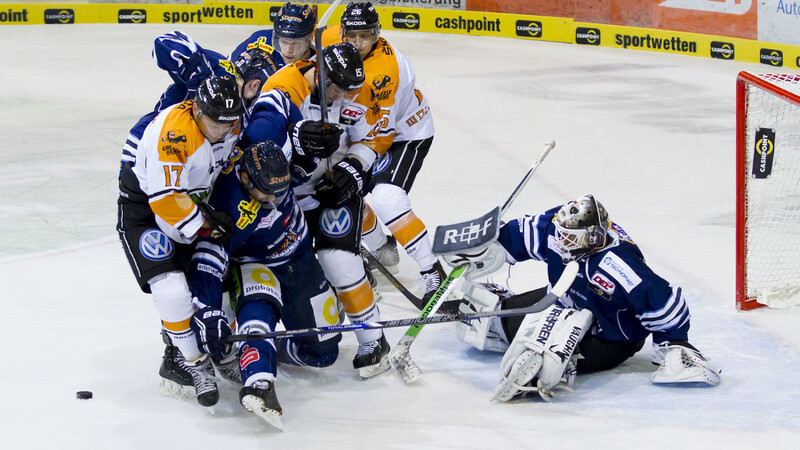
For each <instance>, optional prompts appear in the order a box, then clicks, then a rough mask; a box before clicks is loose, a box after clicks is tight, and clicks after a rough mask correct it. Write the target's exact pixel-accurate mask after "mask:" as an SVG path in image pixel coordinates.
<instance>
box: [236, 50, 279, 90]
mask: <svg viewBox="0 0 800 450" xmlns="http://www.w3.org/2000/svg"><path fill="white" fill-rule="evenodd" d="M233 65H234V66H235V67H236V72H237V73H238V74H239V75H240V76H241V77H242V79H243V80H244V82H245V83H247V82H248V81H250V80H252V79H255V78H258V79H259V80H261V85H262V86H263V85H264V82H265V81H267V78H269V77H270V76H271V75H272V74H273V73H275V72H277V71H278V65H277V64H276V63H275V60H274V59H272V55H270V54H269V53H267V52H265V51H264V50H262V49H260V48H257V47H256V48H251V49H250V50H247V51H246V52H243V53H242V54H240V55H239V56H238V57H237V58H236V61H234V63H233Z"/></svg>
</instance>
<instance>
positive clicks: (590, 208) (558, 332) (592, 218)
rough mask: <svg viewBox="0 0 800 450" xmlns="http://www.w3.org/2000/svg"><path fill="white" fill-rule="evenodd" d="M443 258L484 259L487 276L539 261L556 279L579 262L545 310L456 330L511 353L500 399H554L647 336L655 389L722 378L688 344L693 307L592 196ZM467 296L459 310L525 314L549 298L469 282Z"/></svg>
mask: <svg viewBox="0 0 800 450" xmlns="http://www.w3.org/2000/svg"><path fill="white" fill-rule="evenodd" d="M445 259H446V260H447V261H448V262H449V263H451V264H459V263H463V262H465V261H469V262H473V263H478V262H480V263H482V267H483V269H482V270H483V273H490V272H491V271H493V270H497V269H499V268H500V267H501V266H502V265H503V264H505V263H510V264H516V263H518V262H521V261H526V260H531V259H532V260H537V261H542V262H544V263H546V264H547V275H548V279H549V280H550V282H551V283H554V282H555V281H556V280H558V278H559V277H560V276H561V274H562V272H563V271H564V268H565V267H566V264H567V263H568V262H569V261H577V262H578V263H579V265H580V270H579V272H578V276H577V278H575V281H574V282H573V283H572V286H571V287H570V289H569V291H568V292H567V294H565V295H564V296H563V297H562V298H560V299H559V300H558V301H557V302H556V303H555V304H554V305H553V306H551V307H550V308H549V309H548V310H546V311H544V312H542V313H539V314H529V315H527V316H524V317H521V316H516V317H507V318H502V319H500V318H494V319H483V320H481V321H471V322H469V323H466V322H461V323H459V324H458V326H457V335H458V336H459V338H460V339H461V340H463V341H464V342H466V343H468V344H470V345H473V346H475V347H477V348H479V349H481V350H493V351H499V352H505V355H504V357H503V360H502V363H501V382H500V385H499V386H498V388H497V390H496V392H495V398H496V399H498V400H501V401H507V400H510V399H512V398H515V397H518V396H521V395H523V394H525V393H527V392H534V393H539V394H540V395H541V396H542V397H543V398H545V399H549V398H550V397H551V396H552V390H553V389H554V388H557V387H561V386H563V384H562V383H566V384H567V385H571V384H572V381H573V379H574V375H575V373H576V370H577V374H581V373H591V372H596V371H600V370H608V369H611V368H614V367H616V366H618V365H619V364H621V363H622V362H624V361H625V360H627V359H628V358H630V357H631V356H633V355H634V354H635V353H636V352H638V351H639V350H640V349H641V348H642V347H643V346H644V344H645V340H646V339H647V338H648V337H649V336H651V337H652V341H653V345H654V353H653V362H654V364H658V365H659V367H658V370H657V371H656V372H655V374H654V375H653V378H652V381H653V382H654V383H685V382H690V383H692V382H696V383H706V384H709V385H716V384H718V383H719V381H720V377H719V370H717V369H716V368H715V367H714V366H713V365H712V364H711V363H710V362H709V361H708V360H707V359H706V358H705V357H703V355H702V354H701V353H700V352H699V351H698V350H697V349H696V348H694V347H693V346H692V345H691V344H689V342H688V339H689V336H688V332H689V324H690V315H689V306H688V304H687V303H686V299H685V297H684V295H683V291H682V289H681V288H680V287H677V286H671V285H670V284H669V282H667V281H666V280H664V279H663V278H661V277H660V276H658V275H657V274H656V273H654V272H653V271H652V270H651V269H650V267H649V266H648V265H647V264H646V263H645V261H644V256H643V255H642V253H641V251H640V250H639V247H638V246H637V245H636V244H635V243H634V241H633V240H632V239H631V237H630V236H629V235H628V234H627V233H626V232H625V231H624V230H623V229H622V228H621V227H620V226H619V225H617V224H616V223H614V222H612V221H610V220H609V218H608V213H607V212H606V209H605V208H604V207H603V205H602V204H600V203H599V202H598V201H596V200H595V199H594V197H593V196H591V195H587V196H584V197H581V198H579V199H577V200H575V201H571V202H569V203H567V204H565V205H563V206H560V207H556V208H553V209H550V210H549V211H546V212H544V213H542V214H540V215H537V216H525V217H523V218H520V219H516V220H512V221H510V222H508V223H507V224H505V225H504V226H503V227H502V228H501V229H500V235H499V238H498V240H497V241H496V242H493V243H492V244H490V245H489V246H488V247H487V248H483V249H480V250H479V251H475V252H468V254H460V255H455V256H448V257H446V258H445ZM479 265H480V264H479ZM464 290H465V295H466V297H467V298H468V299H470V301H469V302H466V303H464V304H462V305H461V309H462V311H465V312H466V311H475V310H481V311H485V310H492V309H510V308H519V307H523V306H527V305H529V304H531V303H533V302H534V301H536V300H538V299H540V298H541V297H542V296H544V294H545V293H546V288H542V289H539V290H536V291H533V292H529V293H526V294H520V295H517V296H513V295H510V293H508V292H507V291H505V290H504V289H502V288H499V286H497V285H491V284H487V283H471V284H470V285H469V286H468V287H465V288H464Z"/></svg>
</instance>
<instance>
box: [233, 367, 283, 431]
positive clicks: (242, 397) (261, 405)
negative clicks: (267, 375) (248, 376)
mask: <svg viewBox="0 0 800 450" xmlns="http://www.w3.org/2000/svg"><path fill="white" fill-rule="evenodd" d="M239 401H240V402H241V403H242V406H243V407H244V409H246V410H247V411H249V412H251V413H253V414H255V415H257V416H258V417H260V418H262V419H264V422H267V424H269V425H271V426H273V427H275V428H276V429H278V430H280V431H283V420H282V419H281V416H282V415H283V409H282V408H281V404H280V403H279V402H278V396H277V395H275V383H274V382H272V381H269V380H259V381H256V382H255V383H253V385H252V386H245V387H243V388H242V389H241V390H240V391H239Z"/></svg>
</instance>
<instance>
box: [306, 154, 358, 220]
mask: <svg viewBox="0 0 800 450" xmlns="http://www.w3.org/2000/svg"><path fill="white" fill-rule="evenodd" d="M314 189H315V190H316V192H314V195H313V197H314V198H315V199H316V200H317V201H318V202H320V204H322V206H323V207H325V208H339V207H340V206H342V205H344V204H345V203H347V201H348V200H350V199H351V198H353V197H354V196H356V195H361V192H362V191H363V189H364V172H363V171H362V169H361V163H360V162H358V160H357V159H353V158H347V159H343V160H341V161H339V162H338V163H336V165H335V166H333V169H332V170H331V174H330V176H329V177H328V178H323V179H322V180H320V181H319V182H318V183H317V185H316V186H315V187H314Z"/></svg>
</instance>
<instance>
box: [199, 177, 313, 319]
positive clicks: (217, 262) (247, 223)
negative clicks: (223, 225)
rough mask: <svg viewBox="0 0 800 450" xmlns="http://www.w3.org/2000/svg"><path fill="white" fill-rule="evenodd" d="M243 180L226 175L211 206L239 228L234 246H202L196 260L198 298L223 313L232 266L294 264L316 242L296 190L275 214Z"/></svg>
mask: <svg viewBox="0 0 800 450" xmlns="http://www.w3.org/2000/svg"><path fill="white" fill-rule="evenodd" d="M238 177H239V175H238V171H237V170H233V171H231V172H230V173H223V174H222V175H220V177H219V178H218V179H217V182H216V184H215V185H214V192H213V194H212V195H211V197H210V198H209V200H208V203H209V204H210V205H211V206H212V207H214V209H216V210H217V211H224V212H226V213H228V214H229V215H230V216H231V217H232V218H233V220H234V221H235V222H236V227H235V228H234V232H233V236H232V237H231V240H230V242H228V243H227V244H225V245H218V244H214V243H212V242H210V241H207V240H200V241H199V242H198V244H197V249H196V250H195V253H194V255H193V257H192V263H191V267H190V272H189V282H190V287H191V290H192V293H193V294H194V295H195V297H197V299H198V300H200V301H201V302H203V303H204V304H206V305H209V306H216V307H219V305H220V303H221V299H222V281H223V280H224V279H225V276H226V275H227V271H228V267H229V264H230V262H231V261H232V262H235V263H249V262H257V263H262V264H265V265H267V266H277V265H280V264H284V263H286V262H288V261H290V260H291V258H292V256H293V255H294V253H295V251H297V249H298V248H299V247H300V246H301V244H306V241H307V240H308V239H310V238H309V237H308V228H307V226H306V222H305V219H304V217H303V212H302V211H301V210H300V207H299V206H298V205H297V203H296V201H295V198H294V193H293V192H292V190H291V189H290V190H289V192H288V194H287V195H286V196H285V197H284V198H283V200H282V201H281V202H280V204H279V205H278V206H277V208H275V209H269V208H266V207H264V206H262V205H261V204H260V203H259V202H257V201H255V200H253V199H251V198H250V196H249V195H248V194H247V192H245V190H244V188H243V187H242V186H241V183H240V182H239V178H238Z"/></svg>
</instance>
